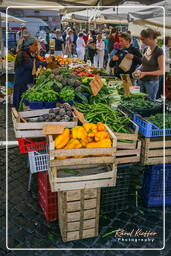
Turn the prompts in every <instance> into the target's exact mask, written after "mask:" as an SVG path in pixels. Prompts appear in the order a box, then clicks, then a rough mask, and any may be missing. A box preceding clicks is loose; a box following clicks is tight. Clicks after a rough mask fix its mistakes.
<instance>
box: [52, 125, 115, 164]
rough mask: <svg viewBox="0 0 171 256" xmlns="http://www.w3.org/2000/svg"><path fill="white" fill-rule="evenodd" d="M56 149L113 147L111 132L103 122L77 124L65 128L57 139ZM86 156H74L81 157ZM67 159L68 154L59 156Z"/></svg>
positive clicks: (55, 141)
mask: <svg viewBox="0 0 171 256" xmlns="http://www.w3.org/2000/svg"><path fill="white" fill-rule="evenodd" d="M54 143H55V148H56V149H79V148H100V147H102V148H104V147H112V141H111V139H110V135H109V133H108V132H107V131H106V128H105V126H104V125H103V124H102V123H98V124H94V123H85V124H83V125H82V126H75V127H74V128H72V129H68V128H66V129H64V132H63V133H62V134H60V135H58V136H57V137H56V138H55V140H54ZM81 157H84V156H74V158H81ZM57 158H59V159H66V158H67V157H66V156H62V157H57Z"/></svg>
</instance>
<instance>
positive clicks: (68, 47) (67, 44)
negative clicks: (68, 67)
mask: <svg viewBox="0 0 171 256" xmlns="http://www.w3.org/2000/svg"><path fill="white" fill-rule="evenodd" d="M72 39H73V31H72V30H69V31H68V34H67V36H66V42H65V54H66V55H67V56H68V57H69V58H70V57H72V49H73V40H72Z"/></svg>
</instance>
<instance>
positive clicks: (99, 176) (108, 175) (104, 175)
mask: <svg viewBox="0 0 171 256" xmlns="http://www.w3.org/2000/svg"><path fill="white" fill-rule="evenodd" d="M112 177H113V171H112V172H106V173H100V174H94V175H86V176H79V177H75V176H72V177H65V178H54V182H57V183H68V182H76V181H89V180H95V181H97V182H98V179H105V178H112Z"/></svg>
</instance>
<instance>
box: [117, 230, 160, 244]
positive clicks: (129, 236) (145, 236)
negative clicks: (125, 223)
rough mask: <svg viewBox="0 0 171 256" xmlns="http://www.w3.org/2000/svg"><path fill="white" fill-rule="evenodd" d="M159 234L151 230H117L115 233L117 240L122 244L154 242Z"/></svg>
mask: <svg viewBox="0 0 171 256" xmlns="http://www.w3.org/2000/svg"><path fill="white" fill-rule="evenodd" d="M157 235H158V234H157V233H156V232H154V231H151V230H142V229H139V228H138V229H132V230H131V231H126V230H124V229H117V230H116V231H115V234H114V236H115V238H116V239H117V241H120V242H135V243H137V242H154V239H155V237H156V236H157Z"/></svg>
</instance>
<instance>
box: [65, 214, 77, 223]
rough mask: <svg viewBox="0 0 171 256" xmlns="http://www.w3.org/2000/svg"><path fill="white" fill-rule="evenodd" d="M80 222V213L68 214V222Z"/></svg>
mask: <svg viewBox="0 0 171 256" xmlns="http://www.w3.org/2000/svg"><path fill="white" fill-rule="evenodd" d="M77 220H80V212H70V213H69V214H67V220H66V221H67V222H71V221H77Z"/></svg>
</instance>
